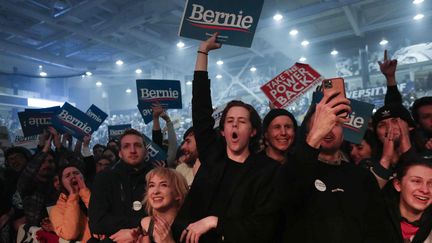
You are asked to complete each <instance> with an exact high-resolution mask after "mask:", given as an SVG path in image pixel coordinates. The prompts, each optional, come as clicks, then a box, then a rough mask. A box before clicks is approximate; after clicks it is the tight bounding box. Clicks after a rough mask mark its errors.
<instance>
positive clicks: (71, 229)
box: [50, 164, 91, 242]
mask: <svg viewBox="0 0 432 243" xmlns="http://www.w3.org/2000/svg"><path fill="white" fill-rule="evenodd" d="M59 181H60V192H61V194H60V197H59V199H58V200H57V203H56V204H55V205H54V206H53V208H52V209H51V211H50V220H51V222H52V224H53V226H54V231H55V232H56V234H57V235H58V236H59V237H61V238H63V239H65V240H70V241H71V240H75V241H81V242H87V240H88V239H90V237H91V236H90V235H91V234H90V230H89V226H88V216H87V208H88V203H89V200H90V190H89V189H88V188H87V186H86V184H85V183H84V177H83V174H82V172H81V170H80V169H79V167H78V166H76V165H72V164H69V165H66V166H64V167H62V168H61V169H60V172H59Z"/></svg>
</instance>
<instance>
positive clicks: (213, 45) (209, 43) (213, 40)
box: [199, 32, 222, 53]
mask: <svg viewBox="0 0 432 243" xmlns="http://www.w3.org/2000/svg"><path fill="white" fill-rule="evenodd" d="M218 35H219V33H218V32H216V33H214V34H213V35H212V36H211V37H210V38H208V39H207V40H206V41H203V42H201V44H200V47H199V51H202V52H205V53H208V52H209V51H211V50H214V49H219V48H221V46H222V44H221V43H218V42H217V37H218Z"/></svg>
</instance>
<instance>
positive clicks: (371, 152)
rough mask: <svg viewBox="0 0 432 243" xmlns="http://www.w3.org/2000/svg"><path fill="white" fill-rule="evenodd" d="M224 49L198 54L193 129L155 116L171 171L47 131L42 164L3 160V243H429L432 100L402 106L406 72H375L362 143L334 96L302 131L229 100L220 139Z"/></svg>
mask: <svg viewBox="0 0 432 243" xmlns="http://www.w3.org/2000/svg"><path fill="white" fill-rule="evenodd" d="M216 37H217V34H215V35H213V36H212V37H210V38H209V39H208V40H206V41H203V42H202V43H201V44H200V46H199V49H198V53H197V57H196V65H195V72H194V80H193V91H192V123H193V126H191V127H189V128H188V129H185V132H184V133H183V134H176V132H175V130H174V125H173V121H171V119H170V117H169V115H168V113H167V112H166V111H165V110H164V109H162V107H161V106H160V105H159V104H155V105H154V106H153V123H152V126H151V134H152V135H151V137H152V138H151V139H152V140H153V142H154V143H155V144H157V145H159V146H160V147H161V148H162V149H164V150H165V151H166V153H167V159H166V161H151V162H149V161H148V160H146V158H147V157H148V156H147V155H148V151H147V148H146V142H145V139H144V137H143V133H142V132H143V130H140V129H129V130H126V131H125V132H124V133H123V134H122V135H121V137H120V139H119V140H118V141H117V140H109V141H107V142H106V143H103V144H101V143H95V142H92V140H93V137H88V136H87V137H85V138H84V139H83V141H77V142H76V143H75V144H74V145H75V146H70V145H72V143H71V139H70V138H69V137H70V136H69V137H68V135H67V134H60V133H58V132H57V131H56V130H55V129H54V128H52V127H49V128H48V129H46V131H45V132H44V133H43V134H41V135H40V136H39V146H38V148H37V151H36V153H35V154H34V155H32V154H31V153H30V152H29V151H28V150H26V149H24V148H22V147H11V148H7V149H6V150H5V160H6V161H5V164H6V167H5V168H4V169H2V170H1V171H0V188H1V190H0V192H1V194H2V195H1V198H2V201H1V205H0V215H1V216H0V228H1V231H0V236H1V238H0V241H1V242H65V241H69V242H89V243H92V242H122V243H123V242H158V243H159V242H164V243H171V242H187V243H191V242H380V243H382V242H401V243H403V242H432V206H431V205H432V97H422V98H419V99H417V100H415V102H414V104H413V106H412V107H411V110H410V111H409V110H408V109H407V108H405V107H404V106H403V105H402V104H403V103H402V96H401V94H400V92H399V90H398V88H397V83H396V79H395V74H396V67H397V61H396V60H390V59H388V58H387V54H386V53H385V55H384V60H383V61H382V62H380V63H379V66H380V70H381V72H382V73H383V74H384V76H385V79H386V85H387V87H388V88H387V93H386V96H385V100H384V105H383V106H382V107H380V108H379V109H377V111H376V112H375V113H374V114H373V116H372V118H371V121H370V123H369V127H368V129H367V131H366V133H365V135H364V137H363V140H362V141H361V143H359V144H353V143H349V142H347V141H344V136H343V123H345V122H347V121H348V118H347V116H346V113H347V112H349V111H350V110H351V107H350V101H349V100H348V99H346V98H345V97H344V96H341V95H339V93H338V92H337V91H330V92H326V93H324V96H323V98H322V100H321V101H319V103H316V104H310V106H309V109H308V111H307V113H306V115H305V117H304V119H303V121H302V122H301V123H297V120H296V118H295V116H294V115H293V114H292V113H291V112H289V111H288V110H285V109H276V108H272V109H270V108H269V111H268V112H267V113H266V114H265V116H264V117H263V119H261V116H260V114H259V113H258V112H257V109H256V107H255V106H253V105H250V104H247V103H245V102H242V101H239V100H233V101H231V102H229V103H228V104H227V106H226V107H225V109H224V110H223V112H222V116H221V119H220V122H219V126H218V127H217V128H214V125H215V120H214V118H213V117H212V113H213V106H212V98H211V92H210V79H209V78H208V77H209V76H208V72H207V64H208V55H210V53H211V52H213V51H214V50H217V49H219V48H221V44H220V43H218V42H217V41H216ZM160 119H162V120H164V122H163V123H162V124H165V125H166V131H167V137H166V138H164V133H163V130H164V129H163V128H162V126H161V122H160ZM149 127H150V126H149ZM179 137H180V138H181V140H182V141H181V143H180V145H177V140H178V138H179Z"/></svg>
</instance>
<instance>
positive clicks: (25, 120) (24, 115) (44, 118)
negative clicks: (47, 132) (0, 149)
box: [18, 106, 60, 137]
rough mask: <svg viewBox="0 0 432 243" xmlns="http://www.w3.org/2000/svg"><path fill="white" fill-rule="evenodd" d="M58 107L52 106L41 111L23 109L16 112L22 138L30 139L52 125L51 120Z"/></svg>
mask: <svg viewBox="0 0 432 243" xmlns="http://www.w3.org/2000/svg"><path fill="white" fill-rule="evenodd" d="M59 109H60V106H53V107H48V108H43V109H25V110H24V111H23V112H18V118H19V121H20V124H21V129H22V131H23V135H24V137H30V136H34V135H38V134H41V133H43V130H44V129H45V128H47V127H48V126H51V125H52V121H51V118H52V116H53V115H54V114H55V113H57V111H58V110H59Z"/></svg>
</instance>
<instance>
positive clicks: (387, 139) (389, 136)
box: [380, 123, 396, 169]
mask: <svg viewBox="0 0 432 243" xmlns="http://www.w3.org/2000/svg"><path fill="white" fill-rule="evenodd" d="M393 126H394V125H393V123H390V126H389V128H388V130H387V131H386V135H385V136H384V142H383V152H382V155H381V160H380V164H381V165H382V166H383V167H384V168H386V169H388V168H390V166H391V165H392V164H393V157H394V155H395V145H394V140H395V139H396V137H395V134H394V129H393Z"/></svg>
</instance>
